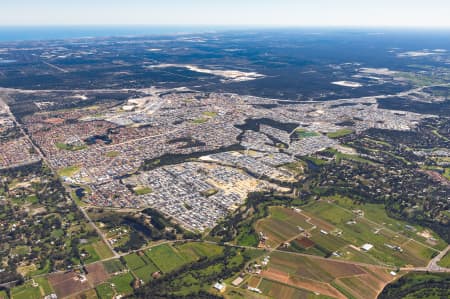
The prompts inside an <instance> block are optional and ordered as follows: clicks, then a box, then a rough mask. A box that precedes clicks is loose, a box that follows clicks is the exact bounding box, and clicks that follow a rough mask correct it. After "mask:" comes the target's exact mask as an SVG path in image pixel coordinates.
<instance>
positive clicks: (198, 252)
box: [176, 242, 223, 261]
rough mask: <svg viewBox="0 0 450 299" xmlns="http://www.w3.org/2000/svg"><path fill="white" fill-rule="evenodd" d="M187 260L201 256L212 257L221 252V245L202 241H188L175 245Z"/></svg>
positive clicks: (194, 259) (193, 259)
mask: <svg viewBox="0 0 450 299" xmlns="http://www.w3.org/2000/svg"><path fill="white" fill-rule="evenodd" d="M176 249H177V250H178V252H179V253H180V255H181V256H183V258H184V259H185V260H187V261H196V260H198V259H199V258H201V257H213V256H218V255H220V254H222V252H223V247H221V246H218V245H215V244H208V243H202V242H188V243H185V244H182V245H179V246H177V247H176Z"/></svg>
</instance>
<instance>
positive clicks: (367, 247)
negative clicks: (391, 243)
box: [361, 243, 373, 251]
mask: <svg viewBox="0 0 450 299" xmlns="http://www.w3.org/2000/svg"><path fill="white" fill-rule="evenodd" d="M372 248H373V245H372V244H369V243H366V244H364V245H363V246H361V249H362V250H364V251H369V250H370V249H372Z"/></svg>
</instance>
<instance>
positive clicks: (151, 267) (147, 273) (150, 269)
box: [133, 261, 159, 282]
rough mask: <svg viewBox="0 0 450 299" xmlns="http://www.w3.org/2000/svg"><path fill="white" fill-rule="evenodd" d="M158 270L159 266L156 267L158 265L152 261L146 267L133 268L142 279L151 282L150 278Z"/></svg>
mask: <svg viewBox="0 0 450 299" xmlns="http://www.w3.org/2000/svg"><path fill="white" fill-rule="evenodd" d="M158 271H159V269H158V267H156V265H155V264H154V263H152V262H151V261H150V262H149V263H148V264H146V265H145V266H144V267H142V268H139V269H137V270H133V273H134V274H135V275H136V276H137V277H139V279H141V280H142V281H144V282H149V281H150V280H152V274H153V273H155V272H158Z"/></svg>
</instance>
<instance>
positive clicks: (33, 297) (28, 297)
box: [11, 281, 42, 299]
mask: <svg viewBox="0 0 450 299" xmlns="http://www.w3.org/2000/svg"><path fill="white" fill-rule="evenodd" d="M40 298H42V294H41V289H40V288H39V287H33V286H32V285H31V281H30V282H27V283H25V284H24V285H21V286H18V287H14V288H12V289H11V299H40Z"/></svg>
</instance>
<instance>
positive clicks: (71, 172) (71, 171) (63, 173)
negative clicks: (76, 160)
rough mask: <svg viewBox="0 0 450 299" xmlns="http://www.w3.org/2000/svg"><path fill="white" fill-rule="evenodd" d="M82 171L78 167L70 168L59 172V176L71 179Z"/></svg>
mask: <svg viewBox="0 0 450 299" xmlns="http://www.w3.org/2000/svg"><path fill="white" fill-rule="evenodd" d="M79 171H80V167H79V166H77V165H73V166H69V167H66V168H62V169H60V170H58V175H59V176H65V177H71V176H73V175H75V174H76V173H77V172H79Z"/></svg>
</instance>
